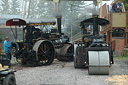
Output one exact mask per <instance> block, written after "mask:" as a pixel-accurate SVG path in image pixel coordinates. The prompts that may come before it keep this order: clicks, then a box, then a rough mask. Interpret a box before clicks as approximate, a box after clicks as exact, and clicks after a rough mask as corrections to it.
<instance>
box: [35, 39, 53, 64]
mask: <svg viewBox="0 0 128 85" xmlns="http://www.w3.org/2000/svg"><path fill="white" fill-rule="evenodd" d="M33 50H34V51H36V58H37V63H38V65H50V64H51V63H52V62H53V60H54V55H55V50H54V46H53V44H52V43H51V42H50V41H46V40H39V41H37V42H36V43H35V45H34V46H33Z"/></svg>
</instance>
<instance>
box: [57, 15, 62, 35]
mask: <svg viewBox="0 0 128 85" xmlns="http://www.w3.org/2000/svg"><path fill="white" fill-rule="evenodd" d="M56 18H57V28H58V32H59V33H60V34H61V18H62V16H57V17H56Z"/></svg>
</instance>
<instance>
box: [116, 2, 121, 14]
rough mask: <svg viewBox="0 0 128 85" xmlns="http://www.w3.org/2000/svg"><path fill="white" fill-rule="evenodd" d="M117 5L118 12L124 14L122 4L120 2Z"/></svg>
mask: <svg viewBox="0 0 128 85" xmlns="http://www.w3.org/2000/svg"><path fill="white" fill-rule="evenodd" d="M116 5H117V12H122V4H121V3H120V1H118V3H117V4H116Z"/></svg>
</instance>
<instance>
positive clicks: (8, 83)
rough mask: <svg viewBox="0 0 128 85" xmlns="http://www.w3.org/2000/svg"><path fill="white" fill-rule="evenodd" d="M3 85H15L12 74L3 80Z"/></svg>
mask: <svg viewBox="0 0 128 85" xmlns="http://www.w3.org/2000/svg"><path fill="white" fill-rule="evenodd" d="M3 85H16V79H15V76H14V75H13V74H8V75H7V76H6V77H5V79H4V80H3Z"/></svg>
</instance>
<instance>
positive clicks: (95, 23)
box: [93, 15, 99, 36]
mask: <svg viewBox="0 0 128 85" xmlns="http://www.w3.org/2000/svg"><path fill="white" fill-rule="evenodd" d="M98 34H99V31H98V15H93V35H94V36H95V35H98Z"/></svg>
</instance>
